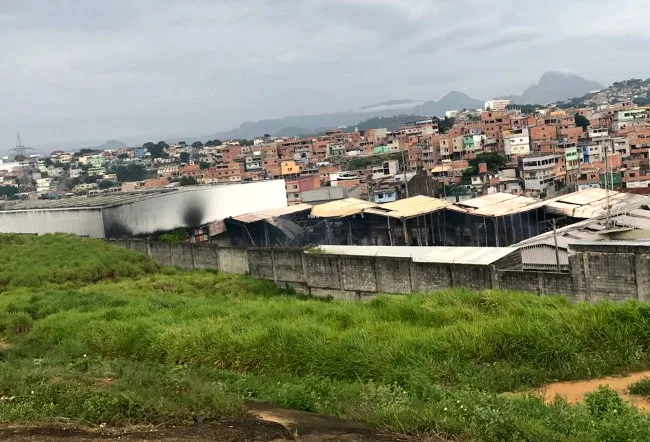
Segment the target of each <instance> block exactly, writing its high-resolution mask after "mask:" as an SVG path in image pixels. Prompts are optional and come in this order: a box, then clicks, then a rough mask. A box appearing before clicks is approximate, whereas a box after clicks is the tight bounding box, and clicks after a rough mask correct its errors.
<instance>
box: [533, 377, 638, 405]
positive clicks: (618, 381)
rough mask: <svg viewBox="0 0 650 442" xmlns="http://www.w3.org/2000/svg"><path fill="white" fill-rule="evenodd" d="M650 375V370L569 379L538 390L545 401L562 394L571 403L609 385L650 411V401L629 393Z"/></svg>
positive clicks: (633, 402) (627, 398)
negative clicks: (592, 377) (618, 375)
mask: <svg viewBox="0 0 650 442" xmlns="http://www.w3.org/2000/svg"><path fill="white" fill-rule="evenodd" d="M647 377H650V371H642V372H639V373H631V374H629V375H627V376H620V377H616V376H611V377H605V378H597V379H589V380H586V381H567V382H556V383H554V384H548V385H546V386H544V387H542V388H540V389H538V390H537V393H538V394H539V396H540V397H542V398H544V402H551V401H552V400H553V399H554V398H555V396H556V395H558V396H561V397H563V398H565V399H566V400H567V402H569V403H570V404H575V403H576V402H580V401H582V399H583V398H584V395H585V394H586V393H589V392H592V391H596V390H597V389H598V387H599V386H600V385H607V386H608V387H609V388H611V389H612V390H614V391H616V392H617V393H618V394H620V395H621V397H622V398H623V399H625V400H626V401H629V402H632V404H633V405H635V406H636V407H637V408H639V409H641V410H645V411H649V412H650V402H649V401H648V400H647V399H646V398H644V397H642V396H635V395H631V394H629V393H628V391H627V390H628V388H629V386H630V385H632V384H634V383H635V382H637V381H639V380H641V379H643V378H647Z"/></svg>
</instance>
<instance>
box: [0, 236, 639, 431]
mask: <svg viewBox="0 0 650 442" xmlns="http://www.w3.org/2000/svg"><path fill="white" fill-rule="evenodd" d="M11 238H12V239H10V240H9V239H7V238H3V237H2V236H1V235H0V241H4V242H3V244H5V246H4V247H2V252H0V256H3V257H5V256H12V257H15V255H20V254H22V253H23V252H24V251H25V250H33V249H35V248H36V249H37V248H38V246H39V244H40V243H41V242H42V243H43V246H44V247H45V248H46V249H48V251H47V252H44V251H42V252H41V253H42V255H41V256H48V257H50V256H51V255H52V254H53V253H55V252H56V250H59V252H58V253H59V255H60V260H59V261H58V264H57V265H55V266H54V267H51V266H50V267H48V269H47V270H42V269H40V270H36V271H37V272H40V273H39V274H40V275H41V278H40V279H41V284H37V283H36V282H34V283H33V284H25V285H26V286H27V287H19V286H21V285H22V284H20V283H19V281H21V278H25V276H24V275H23V276H21V275H22V274H23V273H24V272H25V269H24V268H23V267H18V268H15V267H14V266H13V264H11V262H13V263H16V262H24V261H25V260H28V258H27V257H25V256H23V257H18V258H16V257H15V260H14V261H11V262H9V261H5V260H4V259H3V260H2V261H1V262H0V265H2V266H4V267H2V269H3V270H4V272H7V276H6V278H8V279H9V280H10V281H13V282H12V284H11V285H7V287H6V288H5V292H4V293H3V294H2V295H0V336H2V337H4V338H6V339H7V340H8V341H7V342H9V344H10V345H11V348H10V349H4V350H0V396H5V397H14V398H15V399H12V400H11V401H5V402H1V401H0V420H11V421H16V420H34V419H44V418H52V417H60V416H63V417H71V418H76V419H82V420H86V421H91V422H105V421H110V422H113V423H121V422H136V421H161V420H165V421H169V420H181V421H182V420H187V419H189V418H190V417H191V416H192V415H194V414H202V415H210V416H215V417H222V416H236V415H242V414H243V413H245V411H244V407H243V405H242V404H241V402H240V400H241V399H252V400H264V401H269V402H273V403H276V404H278V405H281V406H286V407H292V408H298V409H302V410H308V411H316V412H323V413H330V414H336V415H345V416H348V417H351V418H354V419H359V420H362V421H365V422H369V423H371V424H373V425H377V426H381V427H385V428H389V429H393V430H396V431H404V432H410V433H436V434H445V435H450V436H461V437H463V438H467V439H476V440H494V441H500V440H578V439H582V440H615V439H611V437H610V436H612V435H613V434H614V433H613V431H614V429H618V431H620V434H621V435H623V436H625V437H627V438H628V439H630V438H631V439H634V438H636V440H650V432H649V431H650V430H648V429H650V425H648V424H650V420H649V419H648V418H647V417H646V416H645V415H641V414H639V413H638V412H636V411H635V410H633V409H631V408H630V407H629V406H627V405H625V404H623V403H618V402H617V401H616V400H615V398H614V396H615V397H618V396H617V395H616V394H615V393H613V396H612V392H610V391H607V390H603V391H599V392H597V393H595V394H594V395H593V396H592V399H590V401H591V402H590V401H587V403H586V404H584V405H577V406H569V405H567V404H566V403H563V402H561V401H558V402H557V403H555V404H553V405H545V404H543V403H542V402H541V401H540V400H539V399H537V398H535V397H526V396H510V395H508V396H504V395H501V394H500V393H501V392H505V391H513V390H517V389H521V388H527V387H534V386H538V385H541V384H543V383H545V382H548V381H554V380H566V379H577V378H588V377H595V376H600V375H607V374H615V373H619V372H623V371H628V370H636V369H641V368H647V367H649V366H650V355H649V353H648V345H649V344H650V326H649V325H650V324H649V321H650V306H649V305H646V304H641V303H635V302H628V303H625V304H613V303H600V304H593V305H588V304H579V305H575V304H570V303H568V302H567V301H566V300H565V299H563V298H560V297H536V296H533V295H526V294H520V293H504V292H497V291H485V292H472V291H467V290H458V289H457V290H450V291H444V292H439V293H434V294H426V295H425V294H423V295H412V296H403V297H398V296H386V297H379V298H376V299H373V300H372V301H370V302H367V303H349V302H342V301H334V300H330V299H311V298H306V297H296V296H294V295H291V294H289V293H287V292H286V291H284V290H281V289H278V288H277V287H275V286H273V285H272V284H269V283H266V282H263V281H259V280H255V279H253V278H250V277H242V276H234V275H227V274H216V273H212V272H208V271H193V272H189V271H180V270H173V269H164V270H158V269H157V267H156V266H155V265H154V264H152V263H151V262H150V261H148V260H147V259H145V258H143V257H142V256H140V255H138V254H133V253H131V252H128V251H122V250H120V249H113V248H110V247H108V246H105V245H103V244H101V243H98V242H96V241H89V240H78V239H73V238H71V237H66V236H47V237H43V238H27V239H25V237H11ZM23 241H27V242H26V243H25V242H23ZM86 246H87V247H88V248H89V249H90V250H92V253H91V252H90V251H82V250H80V249H84V248H85V247H86ZM66 247H67V248H66ZM68 248H69V249H68ZM71 255H72V256H71ZM91 255H92V256H91ZM81 256H84V257H85V259H82V258H80V257H81ZM44 261H45V259H41V260H40V261H37V262H44ZM76 265H81V266H84V265H86V266H87V268H98V267H103V266H105V267H106V268H107V269H108V270H106V272H107V273H106V274H107V275H108V276H106V277H101V276H99V277H97V276H98V274H96V273H93V275H94V276H93V277H91V278H87V277H86V276H82V277H79V278H73V277H69V278H64V280H63V282H62V283H60V284H59V283H57V276H55V275H57V274H60V273H59V272H69V273H68V274H70V275H72V274H73V273H74V272H72V269H73V268H74V267H75V266H76ZM131 267H132V268H131ZM4 272H3V275H5V273H4ZM53 275H54V276H53ZM82 275H83V274H82ZM100 275H101V274H100ZM0 348H2V347H0ZM107 379H108V380H107ZM32 391H33V392H34V393H31V392H32ZM614 410H616V411H614ZM619 440H627V439H625V438H623V439H619Z"/></svg>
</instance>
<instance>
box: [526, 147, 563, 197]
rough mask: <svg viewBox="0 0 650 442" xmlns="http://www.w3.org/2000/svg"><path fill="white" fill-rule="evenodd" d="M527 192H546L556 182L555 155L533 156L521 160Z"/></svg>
mask: <svg viewBox="0 0 650 442" xmlns="http://www.w3.org/2000/svg"><path fill="white" fill-rule="evenodd" d="M520 161H521V169H522V177H523V179H524V187H525V189H526V190H539V191H542V190H545V189H547V188H549V187H551V186H553V182H554V181H555V167H556V162H557V158H556V155H555V154H550V155H531V156H527V157H523V158H521V159H520Z"/></svg>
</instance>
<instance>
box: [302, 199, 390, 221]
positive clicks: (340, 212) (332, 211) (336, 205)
mask: <svg viewBox="0 0 650 442" xmlns="http://www.w3.org/2000/svg"><path fill="white" fill-rule="evenodd" d="M371 207H378V204H375V203H372V202H370V201H364V200H360V199H356V198H346V199H343V200H338V201H330V202H329V203H325V204H319V205H317V206H314V208H313V209H312V210H311V215H312V216H314V217H316V218H340V217H344V216H351V215H356V214H358V213H361V212H363V211H364V209H369V208H371Z"/></svg>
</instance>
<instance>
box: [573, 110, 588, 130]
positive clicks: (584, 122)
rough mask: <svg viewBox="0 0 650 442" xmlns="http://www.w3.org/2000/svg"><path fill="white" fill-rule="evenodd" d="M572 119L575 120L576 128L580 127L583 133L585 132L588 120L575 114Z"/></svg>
mask: <svg viewBox="0 0 650 442" xmlns="http://www.w3.org/2000/svg"><path fill="white" fill-rule="evenodd" d="M574 118H575V122H576V126H579V127H581V128H582V130H583V131H585V132H587V128H588V127H589V124H590V123H589V119H588V118H587V117H585V116H584V115H580V114H576V115H575V117H574Z"/></svg>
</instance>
